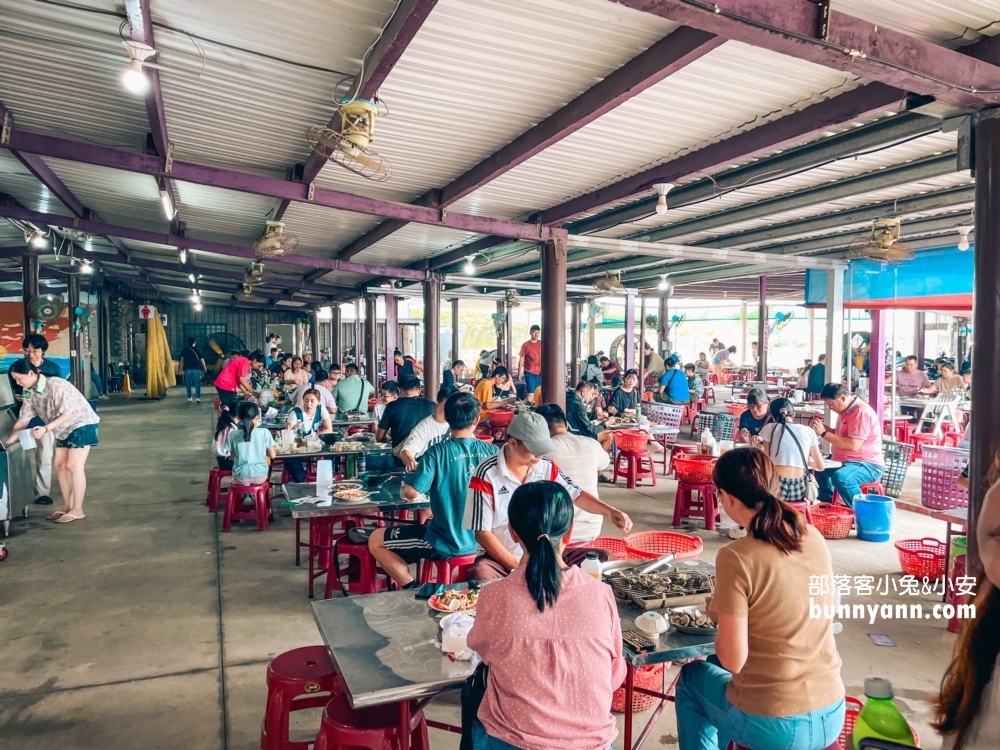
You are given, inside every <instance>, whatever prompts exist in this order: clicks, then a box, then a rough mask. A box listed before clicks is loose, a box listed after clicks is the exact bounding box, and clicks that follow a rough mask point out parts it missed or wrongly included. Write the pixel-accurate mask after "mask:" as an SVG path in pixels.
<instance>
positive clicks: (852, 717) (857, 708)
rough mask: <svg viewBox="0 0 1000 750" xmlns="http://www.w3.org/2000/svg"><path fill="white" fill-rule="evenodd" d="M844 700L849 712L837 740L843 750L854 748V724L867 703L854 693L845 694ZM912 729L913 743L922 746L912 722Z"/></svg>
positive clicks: (845, 715)
mask: <svg viewBox="0 0 1000 750" xmlns="http://www.w3.org/2000/svg"><path fill="white" fill-rule="evenodd" d="M844 702H845V703H846V704H847V712H846V713H845V714H844V728H843V729H842V730H841V732H840V739H838V740H837V743H838V744H839V745H840V748H841V750H853V748H854V740H853V738H852V737H851V735H853V734H854V725H855V723H856V722H857V720H858V714H860V713H861V709H862V708H864V705H865V704H864V703H862V702H861V701H860V700H858V699H857V698H855V697H854V696H852V695H845V696H844ZM910 731H911V732H913V744H914V745H916V746H917V747H920V735H918V734H917V730H916V729H914V728H913V725H912V724H910Z"/></svg>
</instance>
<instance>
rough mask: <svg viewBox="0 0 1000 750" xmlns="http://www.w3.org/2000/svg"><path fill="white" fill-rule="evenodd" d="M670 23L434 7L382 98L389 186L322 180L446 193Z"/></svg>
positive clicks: (588, 5) (558, 11)
mask: <svg viewBox="0 0 1000 750" xmlns="http://www.w3.org/2000/svg"><path fill="white" fill-rule="evenodd" d="M676 27H677V25H676V24H673V23H670V22H668V21H665V20H663V19H660V18H657V17H656V16H652V15H648V14H645V13H639V12H637V11H633V10H631V9H629V8H626V7H624V6H622V5H618V4H615V3H609V2H605V1H604V0H440V2H438V4H437V5H436V6H435V8H434V10H433V11H432V12H431V14H430V16H429V17H428V19H427V21H426V22H425V23H424V25H423V27H422V28H421V29H420V31H419V32H418V33H417V35H416V37H415V38H414V39H413V41H412V42H411V43H410V45H409V47H407V50H406V52H405V54H404V55H403V57H402V59H401V60H400V61H399V63H397V65H396V67H395V68H394V69H393V70H392V72H391V73H390V74H389V77H388V78H387V79H386V81H385V84H384V85H383V86H382V89H381V91H380V96H381V97H383V98H384V99H385V101H386V102H387V104H388V106H389V116H388V117H386V118H384V119H380V120H379V121H378V124H377V131H376V140H375V143H374V144H373V148H374V149H375V150H377V151H378V152H379V153H380V154H382V155H384V156H385V157H387V158H388V159H389V160H390V161H391V162H392V165H393V177H392V180H390V181H389V182H387V183H372V182H368V181H366V180H364V179H360V178H358V177H356V176H354V175H352V174H350V173H349V172H347V171H345V170H343V169H340V168H338V167H335V166H328V167H327V168H326V169H324V171H323V173H322V175H321V177H320V179H319V184H322V185H324V186H329V187H336V188H338V189H342V190H351V191H353V192H358V193H363V194H364V195H371V196H376V197H380V198H387V199H391V200H408V199H412V198H415V197H416V196H418V195H421V194H422V193H423V192H425V191H426V190H428V189H429V188H439V187H443V186H444V185H446V184H447V183H448V182H450V181H451V180H453V179H454V178H455V177H458V176H459V175H461V174H462V173H463V172H465V171H466V170H468V169H469V168H470V167H472V166H474V165H475V164H477V163H479V162H480V161H482V160H483V159H484V158H485V157H487V156H489V155H490V154H491V153H493V152H494V151H496V150H497V149H499V148H500V147H501V146H503V145H505V144H507V143H508V142H510V141H512V140H513V139H514V138H516V137H517V136H518V135H520V134H521V133H523V132H524V131H526V130H528V129H529V128H530V127H531V126H533V125H535V124H536V123H538V122H539V121H541V120H542V119H544V118H545V117H546V116H548V115H549V114H551V113H552V112H554V111H556V110H557V109H559V108H560V107H561V106H562V105H563V104H565V103H567V102H569V101H571V100H572V99H573V98H574V97H576V96H577V95H579V94H581V93H583V92H584V91H586V90H587V89H589V88H590V87H591V86H592V85H594V84H595V83H596V82H597V81H599V80H600V79H601V78H603V77H605V76H607V75H608V74H609V73H611V72H612V71H614V70H616V69H617V68H619V67H621V66H622V65H623V64H625V63H626V62H628V61H629V60H630V59H632V58H633V57H635V56H636V55H637V54H639V53H640V52H641V51H642V50H644V49H645V48H646V47H648V46H649V45H650V44H652V43H653V42H655V41H657V40H658V39H660V38H662V37H664V36H666V35H667V34H668V33H669V32H670V31H672V30H673V29H675V28H676ZM456 210H457V209H456Z"/></svg>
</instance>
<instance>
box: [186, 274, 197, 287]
mask: <svg viewBox="0 0 1000 750" xmlns="http://www.w3.org/2000/svg"><path fill="white" fill-rule="evenodd" d="M197 280H198V279H196V278H195V277H194V274H193V273H189V274H188V281H190V282H191V283H192V284H193V283H194V282H196V281H197Z"/></svg>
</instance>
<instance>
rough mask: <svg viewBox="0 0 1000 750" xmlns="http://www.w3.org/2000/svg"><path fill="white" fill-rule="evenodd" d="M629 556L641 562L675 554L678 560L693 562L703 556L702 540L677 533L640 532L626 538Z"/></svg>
mask: <svg viewBox="0 0 1000 750" xmlns="http://www.w3.org/2000/svg"><path fill="white" fill-rule="evenodd" d="M625 547H626V548H627V549H628V556H629V557H631V558H638V559H641V560H655V559H656V558H658V557H662V556H663V555H666V554H669V553H671V552H673V553H674V554H675V555H676V556H677V559H678V560H691V559H694V558H695V557H698V555H700V554H701V550H702V549H703V547H704V544H703V543H702V541H701V539H700V538H699V537H696V536H691V535H689V534H678V533H677V532H676V531H640V532H637V533H635V534H629V535H628V536H627V537H625Z"/></svg>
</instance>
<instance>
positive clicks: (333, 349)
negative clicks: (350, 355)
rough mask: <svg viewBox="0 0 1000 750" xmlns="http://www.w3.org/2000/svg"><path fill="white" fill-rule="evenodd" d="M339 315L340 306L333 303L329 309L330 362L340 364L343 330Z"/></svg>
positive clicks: (342, 351) (342, 357)
mask: <svg viewBox="0 0 1000 750" xmlns="http://www.w3.org/2000/svg"><path fill="white" fill-rule="evenodd" d="M343 325H344V324H343V319H342V318H341V315H340V305H339V304H338V303H334V304H333V305H332V306H331V307H330V362H331V363H333V362H336V363H337V364H340V362H341V361H342V360H343V359H344V330H343Z"/></svg>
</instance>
